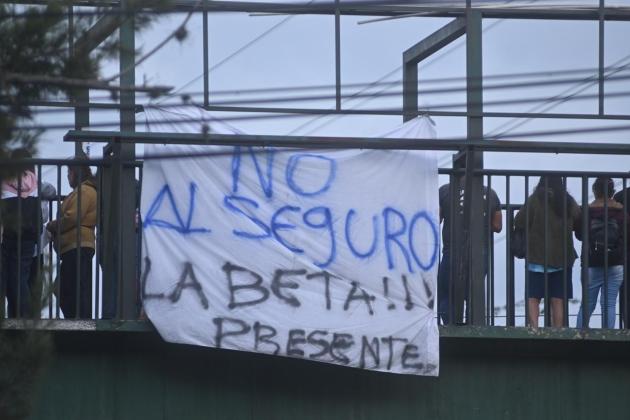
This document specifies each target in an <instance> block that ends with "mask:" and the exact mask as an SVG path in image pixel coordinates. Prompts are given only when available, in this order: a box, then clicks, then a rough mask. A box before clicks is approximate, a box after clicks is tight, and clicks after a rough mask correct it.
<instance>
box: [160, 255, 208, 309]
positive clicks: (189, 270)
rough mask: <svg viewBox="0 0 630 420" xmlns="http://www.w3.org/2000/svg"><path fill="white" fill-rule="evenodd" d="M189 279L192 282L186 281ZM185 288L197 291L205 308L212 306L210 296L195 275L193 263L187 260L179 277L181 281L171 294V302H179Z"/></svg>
mask: <svg viewBox="0 0 630 420" xmlns="http://www.w3.org/2000/svg"><path fill="white" fill-rule="evenodd" d="M187 279H190V280H191V281H190V282H186V280H187ZM184 289H192V290H194V291H195V292H197V296H198V297H199V301H200V302H201V306H203V309H208V307H209V306H210V305H209V303H208V298H207V297H206V295H205V294H204V293H203V288H202V287H201V283H199V281H198V280H197V276H196V275H195V271H194V270H193V266H192V264H191V263H189V262H187V263H185V264H184V271H183V272H182V275H181V276H180V277H179V281H178V282H177V285H176V286H175V289H174V290H173V292H172V293H171V294H170V295H169V298H170V299H171V302H173V303H175V302H178V301H179V299H180V298H181V297H182V292H183V291H184Z"/></svg>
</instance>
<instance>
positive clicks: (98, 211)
mask: <svg viewBox="0 0 630 420" xmlns="http://www.w3.org/2000/svg"><path fill="white" fill-rule="evenodd" d="M96 176H97V179H96V183H97V184H98V191H97V194H96V226H98V227H99V228H101V229H99V238H97V240H96V243H95V244H94V246H95V252H94V254H96V255H95V256H94V259H95V282H94V288H95V290H94V318H95V319H99V318H100V315H99V312H100V307H101V305H100V297H101V293H100V288H101V273H100V271H101V270H100V253H101V252H103V250H102V249H101V247H100V245H101V241H100V235H103V232H102V231H101V230H102V225H101V211H102V210H101V197H102V194H103V166H102V165H101V166H99V167H98V170H97V172H96Z"/></svg>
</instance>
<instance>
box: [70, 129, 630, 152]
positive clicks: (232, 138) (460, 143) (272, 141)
mask: <svg viewBox="0 0 630 420" xmlns="http://www.w3.org/2000/svg"><path fill="white" fill-rule="evenodd" d="M64 141H70V142H76V141H91V142H96V143H98V142H101V143H108V142H111V141H115V142H121V143H137V144H197V145H208V146H253V147H256V146H258V147H272V146H273V147H290V148H313V149H383V150H466V149H468V150H483V151H486V152H525V153H555V154H558V153H573V154H601V155H630V144H627V143H577V142H549V141H527V140H523V141H521V140H478V139H477V140H475V139H473V140H467V139H407V138H375V137H323V136H271V135H255V134H216V133H208V134H202V133H150V132H120V131H81V130H71V131H69V132H68V133H67V134H66V135H65V136H64Z"/></svg>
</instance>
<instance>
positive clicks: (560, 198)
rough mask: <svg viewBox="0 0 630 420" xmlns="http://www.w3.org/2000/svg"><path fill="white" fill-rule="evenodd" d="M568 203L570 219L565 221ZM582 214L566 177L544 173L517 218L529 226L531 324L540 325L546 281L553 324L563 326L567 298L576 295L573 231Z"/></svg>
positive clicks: (518, 223)
mask: <svg viewBox="0 0 630 420" xmlns="http://www.w3.org/2000/svg"><path fill="white" fill-rule="evenodd" d="M565 203H566V222H563V218H564V217H565V213H564V211H565ZM526 216H527V217H526ZM579 217H580V208H579V206H578V205H577V203H576V202H575V200H574V199H573V197H571V195H570V194H569V193H568V192H567V190H566V188H565V186H564V184H563V182H562V178H561V177H559V176H546V177H545V176H543V177H541V178H540V181H539V182H538V185H537V186H536V189H535V190H534V192H533V193H532V195H530V196H529V197H528V198H527V201H526V202H525V204H524V205H523V207H522V208H521V210H520V211H519V212H518V213H517V215H516V217H515V219H514V225H515V228H516V229H523V230H525V229H527V236H528V241H527V271H528V272H529V273H528V274H529V284H528V288H527V291H526V293H527V308H528V312H529V318H528V320H527V324H528V325H529V326H531V327H534V328H537V327H538V315H539V313H540V301H541V299H543V298H544V297H545V282H546V283H547V293H548V296H549V298H550V305H549V306H550V309H551V325H552V326H554V327H561V326H562V324H563V321H564V303H565V300H567V299H570V298H572V297H573V282H572V278H571V277H572V276H571V273H572V267H573V263H574V262H575V258H576V255H577V254H576V252H575V249H574V248H573V235H572V231H573V227H574V225H575V224H576V222H577V221H578V220H579ZM545 222H546V223H545ZM545 238H546V241H545Z"/></svg>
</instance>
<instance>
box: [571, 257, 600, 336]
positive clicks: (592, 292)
mask: <svg viewBox="0 0 630 420" xmlns="http://www.w3.org/2000/svg"><path fill="white" fill-rule="evenodd" d="M603 281H604V273H603V270H602V269H601V268H599V267H590V268H589V269H588V288H587V292H586V295H587V297H588V308H587V310H586V316H587V322H586V325H584V323H583V321H582V319H583V317H584V302H582V305H580V311H579V312H578V319H577V324H576V327H577V328H582V327H586V328H588V326H589V323H590V319H591V315H592V314H593V311H594V310H595V305H597V296H598V295H599V290H600V289H601V287H602V284H603Z"/></svg>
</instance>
